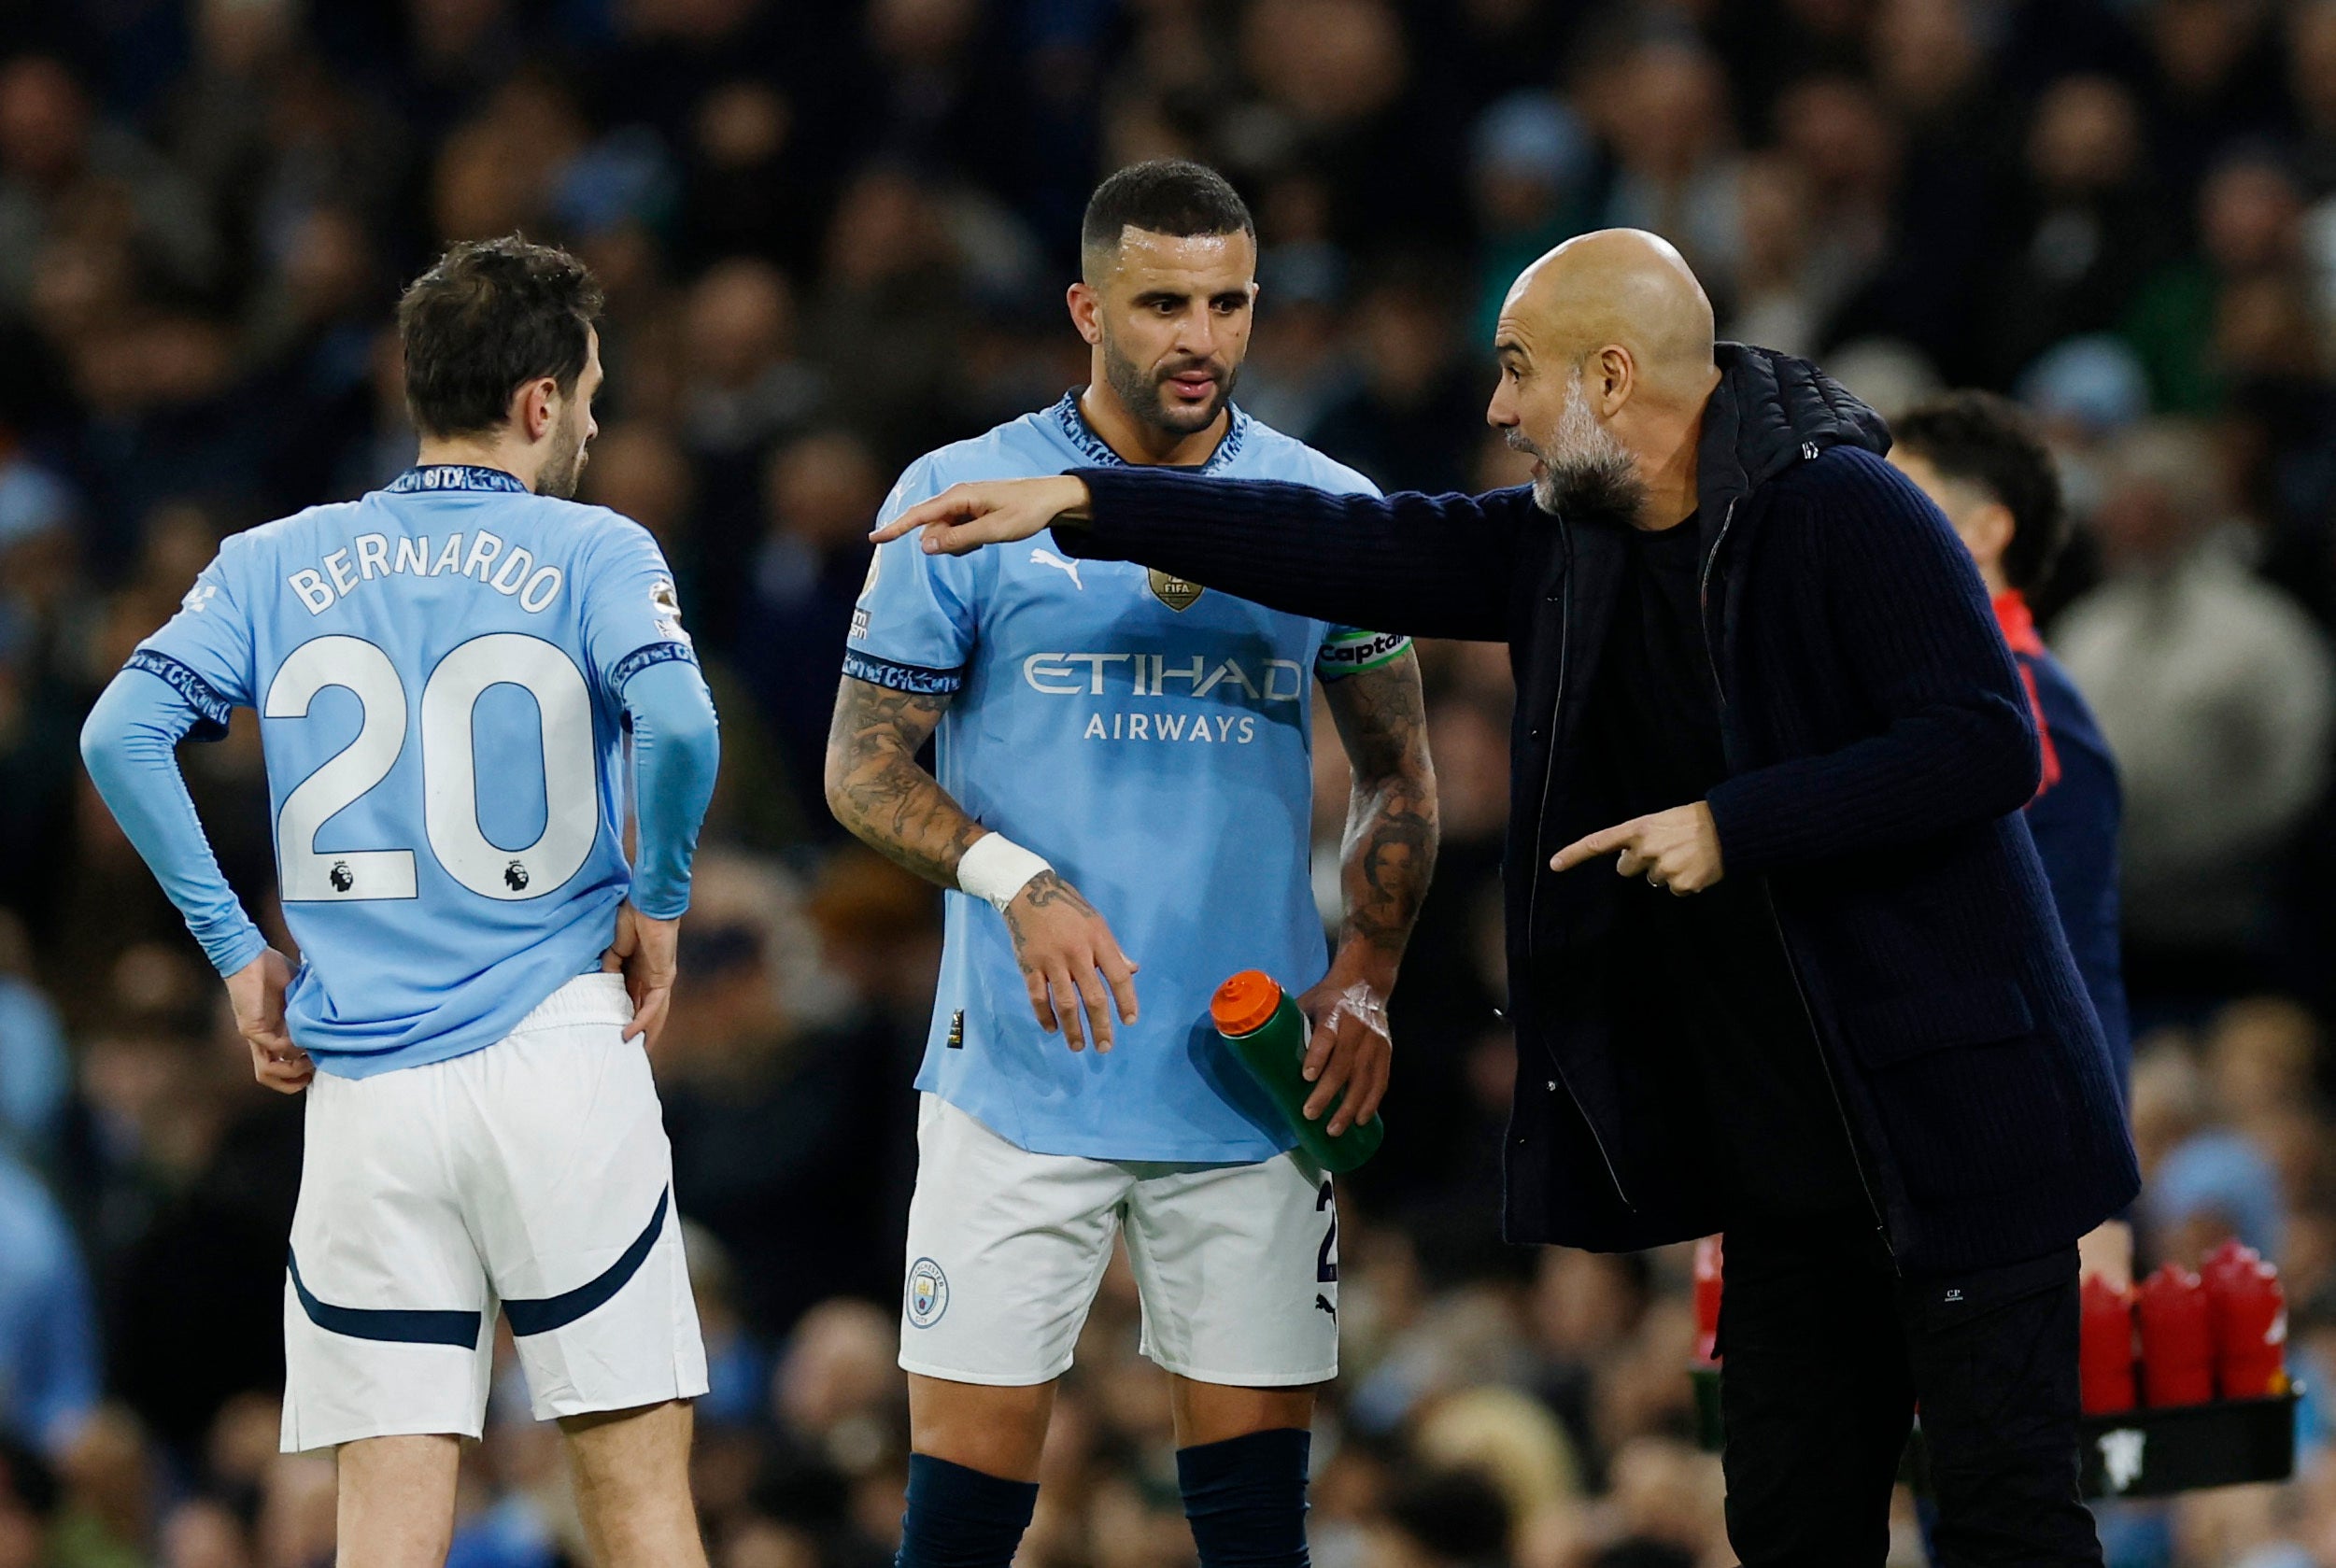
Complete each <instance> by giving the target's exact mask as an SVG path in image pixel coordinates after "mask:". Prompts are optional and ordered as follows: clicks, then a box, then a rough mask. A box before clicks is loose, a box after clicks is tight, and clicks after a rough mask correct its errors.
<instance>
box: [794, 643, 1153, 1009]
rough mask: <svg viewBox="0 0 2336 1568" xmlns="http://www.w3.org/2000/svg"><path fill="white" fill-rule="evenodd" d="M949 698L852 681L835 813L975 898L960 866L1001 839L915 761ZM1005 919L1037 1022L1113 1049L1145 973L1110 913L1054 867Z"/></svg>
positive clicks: (838, 708)
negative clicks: (1114, 1022) (982, 845)
mask: <svg viewBox="0 0 2336 1568" xmlns="http://www.w3.org/2000/svg"><path fill="white" fill-rule="evenodd" d="M952 695H953V694H951V693H946V692H918V691H903V690H895V689H893V688H892V687H889V686H885V685H878V684H877V683H875V682H873V681H865V680H861V679H860V678H859V677H857V676H856V675H846V676H844V677H843V684H842V687H841V689H839V690H838V691H837V693H836V699H835V722H834V724H833V726H832V727H830V728H829V730H828V758H827V790H828V809H829V810H830V811H832V812H835V817H836V820H837V821H838V822H840V823H842V825H843V826H845V827H847V828H849V829H851V831H852V833H853V835H854V836H855V837H857V838H858V839H860V840H861V841H864V842H866V843H867V844H868V845H869V846H870V847H871V848H873V849H874V850H876V851H877V852H878V853H879V854H881V855H885V857H886V858H888V859H890V860H892V861H894V862H896V863H898V864H899V865H900V866H903V867H906V868H907V869H909V870H911V871H913V872H914V873H916V875H918V876H920V877H923V878H924V879H925V880H926V881H927V882H929V883H936V884H938V885H940V886H941V887H950V888H957V889H959V890H960V891H965V892H972V891H975V890H974V889H970V888H966V887H964V885H963V883H961V882H960V881H959V878H958V871H959V868H960V866H961V865H962V863H963V862H964V860H965V857H966V852H967V851H969V850H970V849H972V848H973V846H974V845H975V844H977V843H979V842H981V841H982V840H983V839H984V838H989V837H994V835H992V834H991V833H990V832H989V829H987V828H985V827H984V826H982V825H981V824H980V823H978V822H976V821H974V820H973V818H972V817H971V816H970V815H969V814H968V813H967V812H966V810H965V808H964V807H962V806H960V805H958V804H957V802H956V800H955V799H953V798H951V797H950V794H949V792H948V791H947V790H945V789H943V788H941V781H940V780H938V779H936V778H934V777H933V776H932V774H930V773H928V772H927V771H926V770H924V769H923V768H922V767H920V766H918V764H917V760H916V756H917V753H918V752H919V751H921V750H922V749H923V748H924V745H925V742H927V740H928V739H930V738H931V736H932V733H933V730H934V729H935V728H936V727H938V726H939V725H940V723H941V715H942V714H943V713H947V712H948V711H949V703H950V699H951V696H952ZM1000 912H1001V913H1002V914H1003V915H1004V916H1005V919H1006V928H1007V930H1008V932H1009V933H1010V934H1011V935H1012V938H1013V944H1014V956H1015V958H1016V960H1017V961H1018V962H1019V963H1020V965H1021V968H1022V979H1023V983H1024V985H1025V987H1026V989H1027V990H1028V992H1029V996H1030V1010H1031V1011H1032V1012H1033V1013H1035V1014H1036V1015H1037V1017H1038V1021H1039V1026H1040V1027H1041V1028H1043V1029H1044V1030H1046V1032H1047V1033H1049V1034H1053V1033H1055V1031H1056V1030H1057V1029H1059V1030H1060V1031H1061V1032H1062V1034H1063V1036H1064V1038H1065V1039H1066V1040H1067V1041H1068V1042H1069V1046H1070V1049H1071V1050H1073V1051H1078V1050H1080V1049H1082V1048H1083V1046H1084V1044H1085V1041H1086V1039H1088V1038H1093V1039H1094V1041H1095V1044H1096V1049H1097V1050H1098V1051H1109V1050H1110V1049H1111V1013H1112V1010H1113V1009H1112V1004H1113V1002H1114V1001H1116V1003H1117V1010H1118V1012H1119V1016H1120V1018H1121V1020H1122V1021H1123V1022H1125V1023H1128V1024H1133V1023H1134V1022H1135V1021H1136V985H1135V973H1136V966H1135V965H1134V964H1133V963H1131V962H1129V961H1128V958H1127V955H1126V954H1124V953H1122V952H1121V951H1120V947H1119V940H1118V939H1117V938H1115V937H1113V936H1112V935H1111V927H1110V926H1109V925H1106V924H1105V922H1104V920H1103V917H1102V916H1101V915H1099V914H1097V912H1096V911H1095V907H1094V906H1093V905H1092V904H1089V903H1088V902H1087V900H1086V898H1085V897H1083V895H1082V894H1081V893H1080V891H1079V890H1078V889H1077V888H1075V887H1073V886H1072V885H1071V884H1070V883H1069V882H1068V881H1066V880H1064V878H1063V876H1062V875H1061V873H1060V872H1057V871H1055V869H1053V868H1051V867H1049V868H1047V869H1043V870H1041V871H1039V872H1038V873H1037V874H1036V875H1034V876H1032V877H1031V878H1030V879H1029V880H1028V881H1027V882H1026V883H1023V884H1022V885H1021V887H1020V888H1019V889H1018V890H1017V891H1015V892H1014V893H1013V895H1012V897H1010V898H1008V899H1007V900H1006V901H1005V904H1004V907H1003V909H1002V910H1001V911H1000ZM1097 976H1100V977H1101V979H1100V981H1098V980H1097ZM1107 987H1108V992H1107ZM1082 1010H1084V1012H1085V1014H1086V1017H1085V1021H1084V1027H1082V1021H1081V1018H1080V1013H1081V1011H1082Z"/></svg>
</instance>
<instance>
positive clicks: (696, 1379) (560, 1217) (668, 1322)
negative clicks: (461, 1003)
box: [284, 975, 706, 1453]
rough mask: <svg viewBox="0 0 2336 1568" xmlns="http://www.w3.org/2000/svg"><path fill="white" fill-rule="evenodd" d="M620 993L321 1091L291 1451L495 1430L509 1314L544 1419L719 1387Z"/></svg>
mask: <svg viewBox="0 0 2336 1568" xmlns="http://www.w3.org/2000/svg"><path fill="white" fill-rule="evenodd" d="M631 1013H632V1009H631V1006H630V1003H629V1002H628V1001H627V1000H626V997H625V988H624V982H623V980H622V978H621V977H620V976H617V975H584V976H580V977H579V978H577V979H575V980H572V981H570V982H568V983H567V984H566V985H563V986H561V987H560V988H559V990H558V991H556V992H554V993H553V994H552V995H551V996H549V997H548V998H547V999H546V1000H545V1002H544V1004H543V1006H541V1007H539V1008H537V1009H536V1010H534V1011H533V1012H531V1013H529V1014H528V1015H527V1017H525V1018H524V1019H522V1020H520V1022H519V1025H518V1027H517V1028H516V1029H514V1030H513V1031H512V1032H511V1034H510V1036H509V1038H505V1039H503V1040H501V1041H499V1042H498V1043H496V1044H494V1045H491V1046H488V1048H487V1049H485V1050H484V1051H474V1052H471V1053H470V1054H469V1055H467V1056H458V1057H455V1058H454V1059H453V1060H452V1061H447V1062H435V1063H432V1064H431V1065H429V1066H427V1067H401V1068H399V1069H397V1070H395V1071H393V1072H385V1073H381V1074H378V1075H377V1076H375V1077H373V1078H362V1079H349V1078H335V1077H333V1076H332V1075H331V1074H329V1073H319V1074H318V1075H317V1076H316V1078H315V1080H314V1081H312V1082H311V1083H310V1084H309V1086H308V1122H307V1148H306V1154H305V1157H304V1163H303V1165H302V1168H301V1173H300V1207H299V1208H298V1210H297V1212H296V1213H295V1214H294V1215H293V1218H292V1245H291V1258H290V1266H289V1267H288V1269H287V1270H286V1277H285V1281H284V1361H285V1372H286V1378H285V1390H284V1450H285V1451H286V1452H287V1453H297V1452H300V1451H302V1450H304V1449H309V1448H330V1447H332V1446H333V1445H335V1444H339V1443H348V1442H354V1441H356V1440H357V1439H359V1438H362V1437H385V1436H390V1435H394V1434H407V1433H449V1434H456V1435H459V1436H467V1437H475V1436H477V1435H478V1434H479V1433H480V1430H481V1428H482V1426H483V1424H484V1422H485V1420H486V1411H487V1390H488V1381H489V1377H490V1376H491V1374H492V1371H493V1362H494V1346H495V1318H496V1314H497V1312H498V1310H500V1311H501V1312H502V1314H503V1316H504V1317H506V1318H508V1319H509V1320H510V1323H511V1332H512V1335H513V1337H514V1339H515V1340H516V1342H517V1345H518V1350H519V1364H520V1369H521V1370H522V1372H524V1373H525V1375H526V1377H527V1386H528V1391H529V1395H530V1397H531V1401H532V1403H533V1405H534V1409H535V1417H536V1419H537V1420H551V1419H553V1418H554V1417H559V1416H575V1415H583V1414H587V1413H588V1412H591V1411H597V1410H625V1409H630V1408H633V1407H634V1406H644V1405H658V1404H662V1403H664V1402H665V1401H667V1400H672V1399H693V1398H695V1397H697V1396H698V1395H700V1394H701V1393H703V1392H705V1390H706V1360H705V1347H704V1344H703V1342H702V1341H701V1339H700V1338H699V1335H698V1312H697V1307H696V1305H695V1303H694V1302H693V1301H692V1299H691V1297H690V1293H689V1275H688V1270H687V1267H686V1265H685V1264H684V1262H683V1259H682V1246H681V1221H680V1218H679V1217H678V1216H677V1215H676V1214H675V1213H674V1212H673V1196H672V1182H673V1160H672V1150H671V1149H670V1148H669V1146H668V1145H667V1143H666V1141H665V1127H664V1123H663V1119H662V1116H661V1113H660V1109H659V1107H658V1098H657V1086H656V1084H655V1082H654V1081H652V1080H651V1078H650V1073H649V1060H648V1054H647V1052H644V1050H643V1049H642V1047H641V1042H640V1041H639V1040H630V1041H629V1040H626V1039H625V1038H623V1027H624V1024H625V1023H626V1021H627V1020H628V1019H629V1018H630V1016H631Z"/></svg>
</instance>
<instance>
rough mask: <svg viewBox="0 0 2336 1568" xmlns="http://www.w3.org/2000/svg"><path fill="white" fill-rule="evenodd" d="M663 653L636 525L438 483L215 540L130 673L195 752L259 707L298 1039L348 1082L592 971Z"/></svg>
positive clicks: (488, 482)
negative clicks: (642, 725) (631, 733)
mask: <svg viewBox="0 0 2336 1568" xmlns="http://www.w3.org/2000/svg"><path fill="white" fill-rule="evenodd" d="M674 659H683V660H691V661H693V662H694V656H693V654H692V652H691V649H690V644H689V640H688V636H687V633H686V632H685V631H684V630H683V629H682V626H681V615H680V609H679V606H678V605H677V603H676V602H675V599H674V594H673V582H672V574H671V572H669V571H668V570H667V568H666V564H665V559H664V557H663V556H662V555H661V554H660V553H659V552H658V547H657V543H656V541H655V540H653V539H651V538H650V537H649V534H648V531H647V530H644V529H643V528H642V527H641V526H640V525H639V524H637V523H634V522H631V521H629V520H628V519H626V518H624V517H621V516H617V515H616V513H614V512H611V511H609V510H607V509H606V508H604V507H597V506H583V505H578V504H577V503H575V502H573V501H561V500H558V499H555V498H552V497H548V496H538V495H535V494H532V493H531V492H530V491H529V490H528V489H527V487H525V486H523V485H521V484H520V483H519V481H518V480H517V479H515V478H514V477H512V476H511V475H510V474H508V473H502V472H500V471H499V470H495V469H487V468H470V467H461V466H455V465H441V466H432V467H426V468H416V469H410V470H408V471H407V472H406V473H404V474H403V475H402V476H400V477H399V479H398V480H397V481H396V482H395V483H393V484H392V485H390V486H389V487H388V488H387V489H383V490H376V491H375V492H373V493H372V494H370V495H367V496H365V497H364V498H363V499H362V500H360V501H347V502H341V503H337V504H333V505H330V506H317V507H312V508H310V509H309V510H307V511H305V512H302V513H299V514H297V515H296V516H290V517H287V518H284V519H282V520H281V521H278V522H274V523H269V524H266V525H265V526H263V527H261V528H256V529H252V530H248V532H244V533H239V534H236V535H234V537H232V538H230V539H229V540H228V541H227V542H226V543H225V544H223V545H222V546H221V547H220V549H219V556H218V558H216V559H215V560H213V561H212V563H211V564H210V565H209V566H208V567H206V568H205V570H204V572H203V573H202V575H201V576H200V577H198V578H197V579H196V581H195V586H194V587H193V588H192V589H191V591H190V592H189V593H188V595H187V598H186V601H185V603H184V605H183V606H182V607H181V608H180V610H179V612H178V614H177V615H175V616H173V617H172V618H171V621H170V623H169V624H168V625H167V626H165V627H163V629H162V630H160V631H158V632H156V633H155V634H154V635H153V636H151V637H149V638H148V639H147V640H146V641H145V642H144V643H140V644H139V646H138V650H137V652H136V653H135V654H134V655H133V656H132V657H131V660H130V668H132V669H142V670H146V671H149V672H151V673H153V674H155V675H158V676H160V677H162V678H163V680H166V681H168V682H169V683H170V684H171V685H173V686H175V687H177V690H178V692H179V694H180V695H181V696H183V697H184V698H186V699H188V701H189V702H190V703H191V705H192V706H193V707H194V708H195V709H196V710H198V711H199V712H201V713H203V714H204V717H205V728H207V729H210V730H211V731H212V732H214V733H217V732H218V731H219V728H220V727H223V726H224V725H225V723H226V720H227V714H228V710H229V708H230V707H231V706H246V707H253V708H257V709H258V710H259V711H260V713H261V738H262V745H263V748H264V750H265V753H266V757H267V771H268V789H269V794H270V796H271V798H272V802H273V815H274V821H275V827H276V870H277V882H278V887H279V891H280V893H281V896H282V898H283V904H284V918H285V923H286V924H287V925H290V927H291V932H292V935H293V937H294V938H295V939H297V940H298V941H299V943H300V949H301V955H302V958H303V963H302V965H301V968H300V970H299V973H298V974H297V975H296V976H295V977H294V979H293V981H292V984H291V989H290V993H289V995H288V997H287V1003H286V1010H287V1013H288V1017H289V1022H290V1030H291V1035H292V1038H293V1039H294V1040H295V1041H296V1042H298V1044H299V1045H300V1046H301V1047H302V1048H303V1049H304V1050H305V1051H306V1052H308V1053H309V1054H310V1055H311V1056H312V1057H314V1058H315V1060H316V1063H317V1066H318V1067H319V1068H320V1069H321V1070H323V1071H326V1072H332V1073H338V1074H341V1075H343V1076H346V1077H351V1078H363V1077H366V1076H369V1075H371V1074H373V1073H377V1072H385V1071H388V1070H389V1069H391V1068H393V1067H416V1066H419V1065H421V1064H423V1063H426V1062H436V1061H443V1060H446V1058H449V1057H453V1056H460V1055H462V1054H464V1053H465V1052H471V1051H475V1050H477V1049H479V1048H481V1047H483V1046H487V1045H490V1044H492V1043H494V1042H495V1041H496V1040H499V1039H501V1038H503V1036H505V1035H506V1034H508V1033H510V1031H511V1027H512V1025H513V1024H517V1022H518V1021H519V1020H520V1019H521V1018H523V1017H525V1016H526V1015H527V1013H528V1012H529V1011H531V1010H532V1009H533V1008H534V1007H535V1006H536V1004H537V1003H539V1002H541V1001H543V1000H544V998H545V997H546V996H550V995H551V993H552V992H554V991H556V990H558V989H559V987H560V986H561V985H563V984H565V983H566V982H568V981H569V980H571V979H572V978H573V977H574V976H576V975H578V974H582V973H584V972H586V971H588V970H590V969H595V968H599V963H598V960H599V956H600V954H601V952H602V949H603V948H604V947H605V946H606V945H607V943H608V939H609V937H610V934H611V932H612V931H613V929H614V921H615V911H616V905H617V904H618V902H619V901H621V900H622V899H623V898H624V897H625V895H626V891H627V888H628V886H629V885H630V871H629V869H628V868H627V865H626V861H625V855H624V849H623V837H622V825H623V820H624V819H623V814H622V813H623V798H622V790H623V784H624V780H623V776H622V773H621V756H622V753H621V750H620V748H621V747H622V745H623V741H624V732H623V717H624V710H623V706H622V695H623V692H624V687H625V683H626V682H627V681H628V680H629V679H630V678H631V677H632V675H634V674H635V673H637V672H638V671H642V670H644V669H647V668H649V667H650V666H652V665H656V664H661V663H664V662H667V661H670V660H674ZM198 733H201V731H200V730H198Z"/></svg>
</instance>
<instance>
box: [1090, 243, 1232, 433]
mask: <svg viewBox="0 0 2336 1568" xmlns="http://www.w3.org/2000/svg"><path fill="white" fill-rule="evenodd" d="M1256 262H1257V247H1256V246H1255V244H1254V243H1253V242H1252V241H1251V239H1250V237H1249V236H1248V235H1247V234H1245V233H1231V234H1195V235H1189V236H1177V235H1171V234H1154V233H1146V232H1144V231H1142V230H1139V229H1129V230H1127V231H1126V232H1125V233H1123V235H1122V237H1121V241H1120V246H1119V249H1118V251H1117V253H1116V255H1115V256H1114V257H1112V258H1111V260H1110V261H1108V262H1107V263H1106V266H1105V269H1104V274H1103V275H1102V276H1101V277H1100V278H1099V279H1097V280H1096V281H1095V282H1094V283H1093V284H1092V285H1091V286H1092V287H1094V288H1095V290H1096V293H1097V309H1096V316H1095V319H1096V327H1097V332H1098V333H1099V334H1100V338H1101V342H1100V345H1099V346H1100V347H1101V349H1102V351H1103V374H1104V379H1105V381H1106V382H1107V383H1108V384H1109V385H1110V387H1111V392H1112V394H1113V395H1114V396H1116V397H1117V398H1118V399H1119V401H1120V403H1122V404H1123V405H1124V406H1125V407H1126V410H1127V412H1128V413H1129V414H1130V415H1132V416H1134V417H1136V418H1137V419H1139V420H1140V421H1142V422H1143V423H1145V424H1147V425H1151V426H1153V427H1154V428H1155V429H1158V430H1162V431H1169V432H1171V433H1173V434H1177V435H1190V434H1193V433H1194V432H1196V431H1204V430H1206V429H1208V428H1209V426H1210V425H1211V424H1213V423H1214V422H1215V421H1216V417H1217V416H1218V415H1220V414H1222V413H1223V412H1225V403H1227V402H1229V401H1230V400H1231V399H1232V396H1233V383H1234V381H1235V380H1236V378H1238V377H1239V374H1240V369H1241V361H1242V360H1244V359H1246V358H1247V357H1248V354H1249V329H1250V321H1251V315H1252V310H1253V303H1254V301H1255V298H1256V293H1257V288H1256V284H1255V283H1254V282H1253V280H1252V279H1253V274H1254V273H1255V272H1256Z"/></svg>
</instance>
